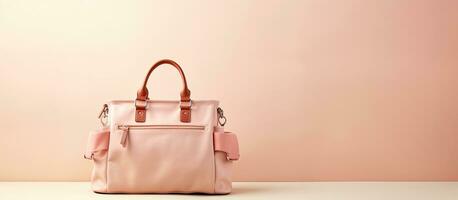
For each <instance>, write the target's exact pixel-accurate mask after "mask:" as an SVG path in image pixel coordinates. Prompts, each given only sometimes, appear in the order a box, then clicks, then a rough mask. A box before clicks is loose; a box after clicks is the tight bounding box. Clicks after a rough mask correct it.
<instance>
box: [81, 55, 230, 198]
mask: <svg viewBox="0 0 458 200" xmlns="http://www.w3.org/2000/svg"><path fill="white" fill-rule="evenodd" d="M162 64H169V65H171V66H173V67H175V68H176V69H177V70H178V71H179V73H180V75H181V78H182V80H183V90H182V91H181V94H180V97H181V99H180V101H154V100H149V98H148V89H147V88H146V84H147V82H148V78H149V76H150V74H151V72H153V70H154V69H156V68H157V67H158V66H160V65H162ZM190 96H191V92H190V91H189V89H188V86H187V82H186V78H185V75H184V73H183V70H182V69H181V67H180V66H179V65H178V64H177V63H175V62H174V61H172V60H161V61H159V62H157V63H156V64H154V65H153V66H152V67H151V69H150V70H149V72H148V74H147V76H146V78H145V80H144V82H143V86H142V87H141V88H140V90H138V92H137V98H136V99H135V101H132V100H115V101H111V102H109V103H108V104H105V105H104V107H103V110H102V112H101V113H100V116H99V118H100V119H101V122H102V124H103V126H104V127H103V128H102V129H100V130H97V131H93V132H91V133H90V134H89V139H88V143H87V147H86V152H85V154H84V157H85V158H86V159H90V160H93V162H94V168H93V171H92V176H91V182H92V189H93V190H94V191H95V192H98V193H207V194H228V193H230V192H231V190H232V180H231V175H232V161H233V160H238V159H239V150H238V142H237V137H236V135H235V134H233V133H230V132H225V131H224V128H223V127H224V124H225V123H226V118H225V117H224V115H223V110H222V109H221V108H219V107H218V106H219V105H218V101H214V100H203V101H199V100H197V101H196V100H191V98H190Z"/></svg>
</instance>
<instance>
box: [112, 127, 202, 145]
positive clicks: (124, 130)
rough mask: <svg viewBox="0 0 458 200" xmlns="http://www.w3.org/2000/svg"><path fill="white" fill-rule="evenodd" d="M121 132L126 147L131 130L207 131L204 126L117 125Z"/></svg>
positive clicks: (122, 141) (122, 142) (122, 143)
mask: <svg viewBox="0 0 458 200" xmlns="http://www.w3.org/2000/svg"><path fill="white" fill-rule="evenodd" d="M117 128H118V129H119V130H122V135H121V141H120V144H121V145H122V146H123V147H126V141H127V136H128V135H129V132H130V130H201V131H203V130H205V126H202V125H143V124H135V125H117Z"/></svg>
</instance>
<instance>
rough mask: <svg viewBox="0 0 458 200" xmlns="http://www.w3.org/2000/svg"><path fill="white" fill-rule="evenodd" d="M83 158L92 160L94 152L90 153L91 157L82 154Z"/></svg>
mask: <svg viewBox="0 0 458 200" xmlns="http://www.w3.org/2000/svg"><path fill="white" fill-rule="evenodd" d="M83 158H84V159H87V160H92V159H93V158H94V153H91V157H87V156H86V154H83Z"/></svg>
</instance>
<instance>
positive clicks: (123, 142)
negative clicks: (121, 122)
mask: <svg viewBox="0 0 458 200" xmlns="http://www.w3.org/2000/svg"><path fill="white" fill-rule="evenodd" d="M119 129H121V130H122V135H121V142H120V144H121V145H122V147H126V141H127V135H128V134H129V127H125V126H120V127H119Z"/></svg>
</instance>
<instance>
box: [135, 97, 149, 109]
mask: <svg viewBox="0 0 458 200" xmlns="http://www.w3.org/2000/svg"><path fill="white" fill-rule="evenodd" d="M147 105H148V101H146V100H140V99H135V107H136V108H138V107H140V108H146V106H147Z"/></svg>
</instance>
